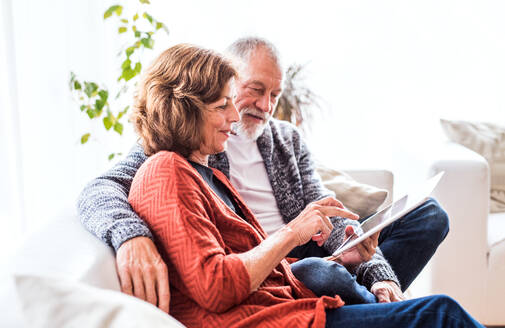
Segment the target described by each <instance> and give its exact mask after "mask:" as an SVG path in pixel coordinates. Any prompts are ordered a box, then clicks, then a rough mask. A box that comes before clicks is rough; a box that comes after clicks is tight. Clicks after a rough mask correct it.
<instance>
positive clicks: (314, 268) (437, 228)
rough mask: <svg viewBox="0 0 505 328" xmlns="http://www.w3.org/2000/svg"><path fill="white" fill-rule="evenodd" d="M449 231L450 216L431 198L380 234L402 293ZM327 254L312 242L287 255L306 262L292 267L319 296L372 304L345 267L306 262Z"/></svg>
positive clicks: (385, 252) (322, 261)
mask: <svg viewBox="0 0 505 328" xmlns="http://www.w3.org/2000/svg"><path fill="white" fill-rule="evenodd" d="M448 232H449V219H448V217H447V213H446V212H445V211H444V210H443V209H442V208H441V207H440V205H439V204H438V202H437V201H436V200H434V199H431V198H430V199H429V200H428V201H427V202H425V203H424V204H422V205H421V206H419V207H418V208H416V209H415V210H413V211H412V212H410V213H409V214H407V215H405V216H404V217H403V218H401V219H399V220H397V221H395V222H394V223H393V224H391V225H389V226H387V227H386V228H384V229H383V230H382V231H381V234H380V236H379V247H380V249H381V251H382V253H383V254H384V257H385V258H386V260H388V262H389V264H390V265H391V267H392V268H393V270H394V272H395V273H396V275H397V277H398V280H399V281H400V286H401V289H402V291H405V290H406V289H407V288H408V286H410V284H411V283H412V281H413V280H414V279H415V278H416V276H417V275H418V274H419V273H420V272H421V270H422V269H423V268H424V266H425V265H426V263H428V261H429V260H430V258H431V257H432V256H433V254H434V253H435V251H436V249H437V248H438V246H439V245H440V243H441V242H442V241H443V240H444V238H445V236H446V235H447V233H448ZM327 255H329V254H328V253H327V252H326V251H325V250H324V249H323V248H322V247H318V246H317V244H316V243H315V242H313V241H310V242H309V243H307V244H305V245H302V246H300V247H297V248H295V249H293V251H292V252H291V253H290V254H289V255H288V256H290V257H297V258H302V259H304V260H300V261H298V262H296V263H294V264H293V265H291V269H292V271H293V273H294V275H295V276H296V277H297V279H298V280H300V281H302V282H303V283H304V284H305V285H306V286H307V287H309V288H310V289H311V290H312V291H314V293H315V294H316V295H318V296H321V295H328V296H334V295H335V294H339V295H340V297H342V299H343V300H344V301H345V302H346V303H347V304H357V303H370V301H371V300H372V296H373V295H372V294H371V293H369V292H365V291H366V289H365V291H364V290H363V289H364V287H363V286H361V285H359V284H358V283H357V282H356V280H355V279H354V277H353V276H352V275H350V274H349V272H347V270H345V268H344V270H343V267H342V266H339V265H334V263H333V262H330V261H325V260H322V259H319V260H317V259H307V257H324V256H327ZM414 255H415V256H414ZM321 272H322V273H324V274H321Z"/></svg>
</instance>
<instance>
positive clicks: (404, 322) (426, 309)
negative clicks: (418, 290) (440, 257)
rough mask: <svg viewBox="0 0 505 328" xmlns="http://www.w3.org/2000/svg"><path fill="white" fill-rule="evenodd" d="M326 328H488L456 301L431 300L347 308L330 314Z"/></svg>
mask: <svg viewBox="0 0 505 328" xmlns="http://www.w3.org/2000/svg"><path fill="white" fill-rule="evenodd" d="M326 327H328V328H332V327H339V328H341V327H346V328H353V327H356V328H358V327H359V328H362V327H381V328H389V327H391V328H393V327H394V328H396V327H402V328H403V327H408V328H411V327H430V328H431V327H443V328H450V327H459V328H464V327H484V326H482V325H481V324H479V323H478V322H477V321H475V320H474V319H473V318H472V317H471V316H470V315H469V314H468V313H467V312H466V311H465V310H463V308H462V307H461V306H460V305H459V304H458V303H457V302H456V301H455V300H453V299H452V298H450V297H448V296H444V295H435V296H428V297H423V298H417V299H413V300H408V301H401V302H394V303H375V304H358V305H345V306H343V307H341V308H338V309H331V310H326Z"/></svg>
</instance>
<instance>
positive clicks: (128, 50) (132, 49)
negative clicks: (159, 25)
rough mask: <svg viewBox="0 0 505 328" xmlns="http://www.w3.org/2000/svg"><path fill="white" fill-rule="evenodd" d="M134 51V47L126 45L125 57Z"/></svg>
mask: <svg viewBox="0 0 505 328" xmlns="http://www.w3.org/2000/svg"><path fill="white" fill-rule="evenodd" d="M134 51H135V47H128V48H126V51H125V52H126V57H130V56H131V54H132V53H133V52H134Z"/></svg>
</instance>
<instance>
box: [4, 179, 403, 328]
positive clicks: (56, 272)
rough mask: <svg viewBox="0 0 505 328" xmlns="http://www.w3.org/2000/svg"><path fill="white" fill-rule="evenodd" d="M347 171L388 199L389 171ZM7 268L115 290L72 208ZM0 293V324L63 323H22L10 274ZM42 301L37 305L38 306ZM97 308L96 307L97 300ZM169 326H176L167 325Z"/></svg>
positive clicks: (104, 252) (110, 271) (108, 264)
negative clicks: (381, 190)
mask: <svg viewBox="0 0 505 328" xmlns="http://www.w3.org/2000/svg"><path fill="white" fill-rule="evenodd" d="M347 173H349V174H350V175H351V176H352V177H353V178H355V179H356V180H358V181H360V182H362V183H367V184H370V185H374V186H377V187H379V188H383V189H387V190H388V191H389V192H390V194H389V196H388V198H387V200H386V202H390V200H391V197H392V190H393V175H392V173H391V172H389V171H383V170H373V171H350V172H347ZM9 271H10V272H11V273H12V274H15V275H20V274H23V275H37V276H47V277H56V278H57V279H65V280H70V281H73V282H76V283H84V284H86V285H89V286H93V287H97V288H99V289H107V290H112V291H119V290H120V287H119V282H118V278H117V276H116V269H115V258H114V253H113V251H112V249H111V248H109V247H107V246H105V245H104V244H103V243H102V242H101V241H99V240H98V239H96V238H95V237H94V236H92V235H91V234H90V233H88V232H87V231H86V230H85V229H84V228H83V227H82V226H81V224H80V222H79V220H78V218H77V214H76V212H75V210H74V209H68V210H64V211H63V212H62V214H61V215H60V216H59V217H57V218H54V219H52V220H51V221H50V222H49V223H48V224H47V225H46V226H45V227H44V228H43V229H41V230H39V231H37V232H36V233H34V234H33V235H32V236H30V237H29V238H28V239H27V240H26V242H25V243H24V245H23V246H22V248H21V249H20V250H19V251H18V252H16V256H15V258H14V260H13V262H12V263H11V265H10V267H9ZM0 291H1V292H2V293H1V294H0V308H1V309H2V311H0V313H2V314H1V315H0V327H33V325H34V324H35V323H37V324H38V326H41V327H46V326H47V327H51V326H53V327H58V326H64V325H63V324H61V325H58V324H54V325H47V324H46V325H44V324H42V323H40V322H34V320H33V318H32V320H31V321H27V320H26V319H27V318H26V313H27V312H26V311H27V310H26V309H24V310H23V309H22V306H21V302H20V300H19V298H18V293H17V292H16V288H15V286H14V281H13V279H12V276H9V277H8V279H7V280H5V281H4V282H3V286H0ZM65 293H68V290H65ZM83 295H84V294H83ZM83 297H84V296H83ZM104 297H105V296H104ZM107 297H110V298H114V297H116V296H113V295H112V294H110V293H109V294H107ZM125 297H126V296H125ZM24 303H26V300H25V302H24ZM32 303H33V302H32ZM35 304H36V303H35ZM146 304H147V303H146ZM43 305H44V304H40V306H43ZM72 305H75V304H68V307H70V306H72ZM32 306H33V304H32ZM65 306H66V304H64V303H63V304H60V308H57V309H54V308H53V309H51V310H52V311H57V312H62V311H65V309H64V308H63V307H65ZM87 306H88V307H87V308H86V311H92V310H93V307H92V305H89V304H88V305H87ZM90 306H91V307H90ZM98 306H100V305H99V304H97V307H98ZM74 311H75V309H74ZM83 311H84V310H83ZM114 313H115V312H114ZM144 324H145V325H144ZM144 324H143V326H151V327H152V326H154V325H150V322H144ZM67 326H71V325H70V324H68V325H67ZM107 326H109V325H107ZM130 326H134V325H133V324H131V325H130ZM165 326H166V325H165ZM171 326H178V325H177V323H173V324H172V325H171Z"/></svg>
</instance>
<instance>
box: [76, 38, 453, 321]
mask: <svg viewBox="0 0 505 328" xmlns="http://www.w3.org/2000/svg"><path fill="white" fill-rule="evenodd" d="M228 50H229V52H230V53H231V55H232V56H233V57H235V58H237V59H238V70H239V75H240V76H239V78H238V79H237V81H236V92H237V96H236V99H235V105H236V107H237V109H238V111H239V112H240V118H241V119H240V122H239V123H238V125H237V127H236V133H237V135H236V136H231V138H230V140H229V143H228V150H227V151H226V152H223V153H220V154H217V155H215V156H211V158H210V159H209V164H210V165H211V166H213V167H214V168H217V169H219V170H221V171H222V172H223V173H224V174H225V175H226V176H227V177H229V178H230V180H231V182H232V184H233V185H234V187H235V188H236V189H237V190H238V191H239V193H240V194H241V196H242V197H243V199H244V200H245V202H246V203H247V204H248V206H249V207H250V208H251V209H252V211H253V212H254V214H255V215H256V217H257V218H258V221H259V222H260V224H261V225H262V226H263V228H264V230H265V231H266V232H267V233H272V232H274V231H276V230H277V229H279V228H280V227H282V226H283V225H285V224H286V223H287V222H289V221H291V220H292V219H294V218H295V217H296V216H297V215H298V214H299V213H300V212H301V211H302V210H303V209H304V208H305V206H306V205H307V204H309V203H310V202H312V201H314V200H318V199H322V198H324V197H326V196H332V193H331V192H330V191H328V190H327V189H325V188H324V187H323V185H322V184H321V181H320V179H319V178H318V176H317V175H316V173H315V172H314V167H313V162H312V160H311V156H310V153H309V151H308V149H307V147H306V145H305V144H304V142H303V140H302V139H301V137H300V135H299V133H298V131H297V130H296V128H294V127H293V126H291V125H290V124H287V123H285V122H280V121H277V120H275V119H272V118H271V116H272V113H273V111H274V108H275V105H276V103H277V100H278V97H279V95H280V94H281V92H282V79H283V73H282V69H281V65H280V62H279V56H278V54H277V51H276V49H275V47H274V46H273V45H272V44H271V43H269V42H268V41H266V40H263V39H259V38H244V39H239V40H237V41H236V42H234V43H233V44H232V45H231V46H230V47H229V49H228ZM145 160H146V156H145V155H144V153H143V151H142V148H141V147H140V146H139V145H136V146H135V147H134V148H133V149H132V151H131V152H130V153H129V154H128V156H127V157H126V158H125V159H124V160H122V161H121V162H119V163H118V164H117V165H116V166H115V167H114V168H112V169H111V170H110V171H108V172H107V173H105V174H104V175H103V176H100V177H98V178H97V179H95V180H93V181H92V182H91V183H90V184H88V186H87V187H86V188H85V189H84V190H83V192H82V194H81V196H80V199H79V201H78V210H79V213H80V217H81V220H82V222H83V224H84V225H85V226H86V228H87V229H88V230H89V231H91V232H92V233H93V234H95V235H96V236H97V237H98V238H100V239H101V240H102V241H104V242H105V243H107V244H108V245H110V246H112V247H114V249H115V250H116V252H117V268H118V274H119V278H120V283H121V288H122V290H123V291H124V292H125V293H128V294H131V295H135V296H137V297H139V298H141V299H144V300H147V301H149V302H150V303H152V304H155V305H157V306H158V307H159V308H160V309H162V310H164V311H166V312H168V309H169V296H170V291H169V287H168V286H169V284H168V275H167V268H166V265H165V263H164V262H163V260H162V259H161V257H160V255H159V253H158V251H157V249H156V246H155V244H154V243H153V241H152V235H151V232H150V231H149V229H148V228H147V226H146V224H145V223H144V222H143V221H142V220H141V219H140V218H139V217H138V215H137V214H136V213H135V212H134V211H133V210H132V209H131V207H130V205H129V204H128V201H127V199H128V193H129V188H130V184H131V181H132V179H133V177H134V175H135V173H136V171H137V169H138V168H139V167H140V166H141V164H142V163H143V162H144V161H145ZM344 205H345V204H344ZM346 217H347V218H346ZM353 218H354V215H353V214H352V213H350V212H345V211H344V212H343V214H342V217H334V218H332V223H333V224H334V229H333V232H332V235H331V236H330V238H329V239H328V240H327V241H326V243H325V244H324V245H323V247H318V245H317V242H318V236H314V237H313V240H314V241H311V242H309V243H308V244H306V245H304V246H301V247H299V248H297V249H295V250H293V252H292V253H291V254H290V256H292V257H297V258H306V259H305V260H301V261H299V262H297V263H295V264H293V265H292V270H293V273H294V274H295V275H296V276H297V278H298V279H300V280H301V281H302V282H304V283H305V284H306V285H307V286H308V287H309V288H311V289H312V290H313V291H314V292H315V293H316V294H317V295H323V294H327V295H335V294H337V293H340V292H341V291H340V290H339V288H344V287H345V286H342V284H339V283H338V282H339V281H340V278H341V277H343V276H345V274H348V272H342V270H340V269H339V268H340V267H336V265H337V264H336V263H334V262H332V261H328V260H324V259H322V257H325V256H328V255H329V254H331V253H332V252H333V251H334V250H335V249H336V248H338V246H339V245H340V244H341V243H342V242H343V240H344V239H345V237H346V236H347V235H350V234H352V233H353V231H352V229H350V228H346V227H347V226H353V225H354V226H356V221H353V220H351V219H353ZM420 221H422V224H419V222H420ZM447 232H448V218H447V215H446V213H445V212H444V211H443V210H442V209H441V208H440V206H439V205H438V204H437V202H436V201H434V200H430V201H428V202H426V203H425V204H423V205H422V206H421V207H419V208H418V209H416V210H415V211H413V212H411V213H410V214H408V215H406V216H405V217H404V218H402V219H400V220H398V221H396V222H395V223H394V224H392V225H391V226H389V227H387V228H385V229H384V230H383V231H382V232H381V234H380V236H378V235H375V236H373V237H370V238H368V239H367V240H365V241H364V242H363V243H362V244H360V245H358V246H357V248H356V250H355V251H354V252H353V253H352V254H351V255H350V256H347V257H344V258H342V259H339V263H340V264H342V265H343V266H345V267H346V268H347V269H348V270H349V271H350V272H351V273H352V274H353V277H354V276H355V277H356V279H357V282H358V283H359V284H361V285H363V286H364V287H363V286H360V285H358V284H356V286H357V295H356V303H359V302H362V303H365V302H374V301H375V297H376V298H377V300H378V301H379V302H392V301H399V300H402V299H403V298H404V297H403V294H402V291H404V290H405V289H406V288H407V287H408V286H409V285H410V283H411V282H412V281H413V280H414V279H415V277H416V276H417V275H418V274H419V272H420V271H421V270H422V268H423V267H424V266H425V264H426V263H427V262H428V260H429V259H430V258H431V256H432V255H433V254H434V252H435V250H436V249H437V247H438V245H439V244H440V243H441V242H442V240H443V239H444V238H445V236H446V234H447ZM377 245H379V246H380V248H376V247H377ZM414 253H415V254H416V256H415V257H414V256H412V254H414ZM309 257H310V258H309ZM314 257H319V258H314ZM344 271H345V270H344ZM314 273H317V274H314ZM347 281H348V280H347ZM365 287H366V288H365ZM360 288H361V289H360ZM370 292H371V293H370ZM370 295H371V296H372V297H370ZM374 295H375V296H374Z"/></svg>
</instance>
